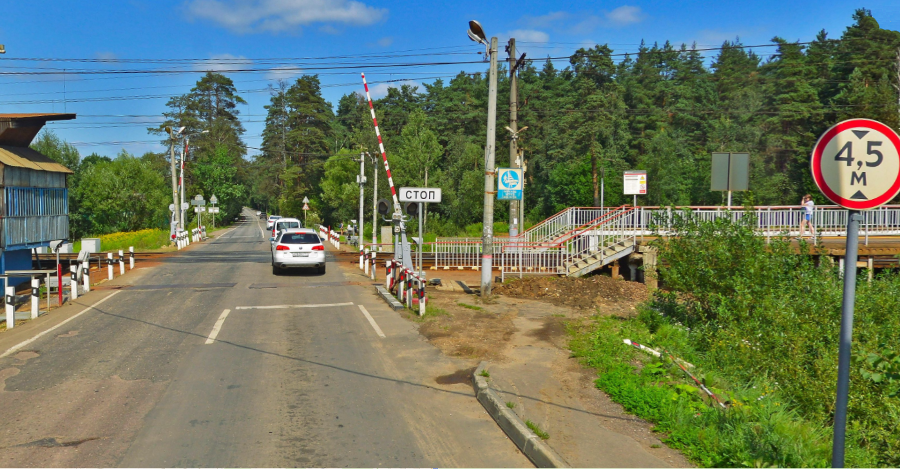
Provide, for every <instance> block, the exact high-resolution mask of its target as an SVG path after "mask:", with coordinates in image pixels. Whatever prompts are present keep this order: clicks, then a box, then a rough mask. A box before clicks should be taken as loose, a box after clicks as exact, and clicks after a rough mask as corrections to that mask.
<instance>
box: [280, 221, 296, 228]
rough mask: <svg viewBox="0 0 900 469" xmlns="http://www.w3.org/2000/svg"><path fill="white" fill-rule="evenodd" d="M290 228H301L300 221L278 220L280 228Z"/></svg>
mask: <svg viewBox="0 0 900 469" xmlns="http://www.w3.org/2000/svg"><path fill="white" fill-rule="evenodd" d="M288 228H300V223H299V222H296V221H280V222H278V229H279V230H286V229H288Z"/></svg>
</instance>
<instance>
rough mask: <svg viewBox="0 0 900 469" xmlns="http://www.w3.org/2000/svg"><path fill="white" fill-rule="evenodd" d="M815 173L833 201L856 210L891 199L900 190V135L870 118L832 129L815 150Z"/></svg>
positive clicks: (818, 183)
mask: <svg viewBox="0 0 900 469" xmlns="http://www.w3.org/2000/svg"><path fill="white" fill-rule="evenodd" d="M811 166H812V176H813V179H814V180H815V181H816V185H817V186H819V190H821V191H822V193H823V194H825V197H828V199H829V200H831V201H832V202H834V203H836V204H838V205H840V206H842V207H846V208H849V209H853V210H868V209H872V208H876V207H879V206H881V205H884V204H886V203H888V202H889V201H890V200H891V199H893V198H894V196H896V195H897V193H898V192H900V137H898V136H897V133H896V132H894V131H893V130H892V129H891V128H890V127H888V126H886V125H884V124H882V123H881V122H878V121H873V120H870V119H850V120H846V121H844V122H841V123H839V124H837V125H835V126H834V127H832V128H830V129H828V130H827V131H826V132H825V133H824V134H822V136H821V137H819V141H818V142H816V146H815V147H814V148H813V152H812V161H811Z"/></svg>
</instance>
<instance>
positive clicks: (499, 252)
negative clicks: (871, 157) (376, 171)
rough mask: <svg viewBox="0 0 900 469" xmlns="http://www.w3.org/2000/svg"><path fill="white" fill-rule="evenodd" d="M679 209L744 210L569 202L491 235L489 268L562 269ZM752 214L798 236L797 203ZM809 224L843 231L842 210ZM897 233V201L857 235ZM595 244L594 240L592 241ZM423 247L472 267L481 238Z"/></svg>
mask: <svg viewBox="0 0 900 469" xmlns="http://www.w3.org/2000/svg"><path fill="white" fill-rule="evenodd" d="M684 209H689V210H690V211H691V213H692V215H693V216H695V217H697V218H699V219H700V220H704V221H712V220H716V219H720V218H728V219H731V220H732V221H738V220H741V219H743V218H744V217H745V216H747V215H748V213H747V212H745V211H744V209H743V208H737V209H736V210H727V209H725V208H724V207H709V206H688V207H633V208H632V207H628V206H623V207H618V208H611V207H607V208H603V209H601V208H591V207H571V208H568V209H566V210H563V211H561V212H559V213H557V214H555V215H553V216H552V217H550V218H548V219H546V220H544V221H543V222H541V223H539V224H537V225H535V226H533V227H531V228H530V229H528V230H527V231H525V232H523V233H522V234H521V235H520V236H517V237H514V238H509V237H497V238H494V252H493V255H494V262H493V265H494V268H496V269H499V270H500V271H501V272H503V273H510V274H512V273H516V274H521V273H526V274H541V273H544V274H554V275H556V274H562V273H565V272H566V271H567V269H568V266H566V265H565V263H566V262H569V265H571V263H573V262H576V261H575V260H574V259H576V257H577V256H580V255H584V254H585V253H587V252H589V251H590V250H591V249H594V248H596V249H605V248H606V247H608V246H611V245H614V244H616V243H619V242H621V240H622V239H626V238H632V239H633V238H637V237H641V238H643V237H644V236H652V235H655V234H660V235H670V234H672V227H673V222H674V220H675V217H676V216H678V214H679V212H681V211H682V210H684ZM750 214H751V215H753V216H755V218H756V230H757V232H758V233H759V235H760V236H765V237H767V238H771V237H774V236H781V235H787V236H798V235H799V234H800V233H799V228H800V220H801V219H803V217H804V215H805V210H804V209H803V208H802V207H799V206H757V207H753V208H752V212H751V213H750ZM812 221H813V226H815V228H816V232H817V234H818V235H819V236H824V237H835V236H845V235H846V225H847V210H846V209H844V208H842V207H839V206H836V205H825V206H818V207H816V209H815V211H814V213H813V220H812ZM875 235H877V236H900V205H886V206H883V207H880V208H878V209H876V210H870V211H865V212H863V222H862V223H861V224H860V238H862V239H863V240H864V242H865V243H866V244H868V241H869V236H875ZM591 243H596V244H591ZM426 244H427V245H428V246H427V247H426V251H427V250H429V249H428V248H430V250H431V251H432V252H434V254H435V266H436V267H437V268H444V267H447V268H464V269H466V268H471V269H477V268H480V266H481V246H482V242H481V239H480V238H438V240H437V241H435V242H433V243H426Z"/></svg>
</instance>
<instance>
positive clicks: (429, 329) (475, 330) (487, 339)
mask: <svg viewBox="0 0 900 469" xmlns="http://www.w3.org/2000/svg"><path fill="white" fill-rule="evenodd" d="M428 295H429V305H428V306H429V314H428V315H427V316H426V317H425V318H424V319H420V318H419V317H418V316H415V315H413V314H411V313H409V312H406V313H405V315H406V317H407V318H409V319H410V320H413V321H416V322H419V323H420V325H419V333H421V334H422V335H423V336H424V337H425V338H426V339H428V341H429V342H431V343H432V344H433V345H434V346H436V347H437V348H439V349H440V350H441V352H443V353H444V354H445V355H448V356H451V357H459V358H471V359H477V360H500V359H502V358H503V352H504V350H505V348H506V346H507V343H508V342H509V339H510V338H511V337H512V335H513V333H514V332H515V330H516V328H515V326H513V323H512V319H513V318H514V317H516V315H517V311H516V310H515V308H513V307H512V305H509V304H503V303H502V302H494V304H489V305H488V304H484V303H481V302H480V299H479V298H477V297H472V296H469V297H467V298H465V299H466V302H467V304H468V305H470V307H468V308H467V307H464V306H461V305H459V304H458V302H457V300H460V299H461V296H460V294H458V293H452V292H440V291H437V290H432V291H430V292H429V293H428ZM471 306H477V307H479V308H481V309H471Z"/></svg>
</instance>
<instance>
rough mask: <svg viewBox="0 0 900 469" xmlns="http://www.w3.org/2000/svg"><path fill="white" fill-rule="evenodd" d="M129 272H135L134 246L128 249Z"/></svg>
mask: <svg viewBox="0 0 900 469" xmlns="http://www.w3.org/2000/svg"><path fill="white" fill-rule="evenodd" d="M128 270H134V246H130V247H129V248H128Z"/></svg>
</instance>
